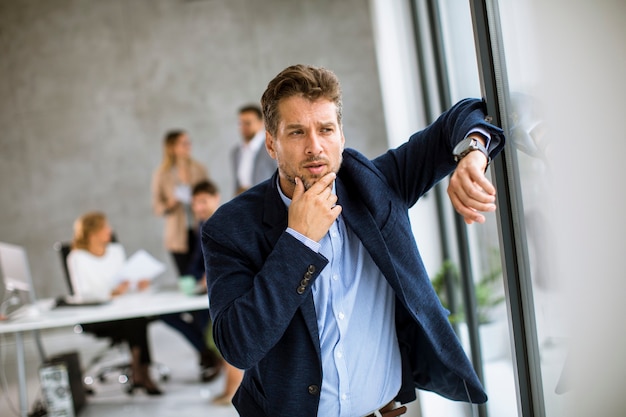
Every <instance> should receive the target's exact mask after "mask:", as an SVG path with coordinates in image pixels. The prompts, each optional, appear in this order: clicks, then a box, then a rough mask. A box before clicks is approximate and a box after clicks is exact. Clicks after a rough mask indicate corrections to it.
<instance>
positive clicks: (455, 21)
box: [423, 0, 518, 417]
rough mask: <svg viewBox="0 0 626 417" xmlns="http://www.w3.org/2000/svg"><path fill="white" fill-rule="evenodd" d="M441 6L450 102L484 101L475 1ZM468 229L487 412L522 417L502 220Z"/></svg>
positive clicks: (461, 326)
mask: <svg viewBox="0 0 626 417" xmlns="http://www.w3.org/2000/svg"><path fill="white" fill-rule="evenodd" d="M438 6H439V12H440V16H441V19H442V22H441V23H442V28H443V34H442V36H443V44H444V47H445V59H446V63H447V69H448V73H447V77H448V80H449V85H450V101H451V102H452V103H455V102H457V101H458V100H460V99H462V98H465V97H481V91H480V83H479V77H478V67H477V59H476V53H475V45H474V31H473V28H472V19H471V12H470V8H469V2H467V1H466V0H439V2H438ZM450 211H452V208H451V207H450ZM461 227H464V226H463V225H461ZM466 230H467V233H468V245H467V248H465V249H469V255H470V260H471V267H472V275H473V277H472V278H473V284H474V286H473V289H474V293H475V296H476V301H477V313H478V318H479V324H478V335H479V339H480V349H481V352H480V357H481V358H482V372H483V379H484V383H485V389H486V390H487V394H488V396H489V401H488V402H487V406H486V412H487V415H489V416H497V417H517V416H518V413H517V407H516V406H515V404H516V401H517V400H516V387H515V373H514V368H513V359H512V355H511V348H510V346H511V342H510V340H511V334H510V330H509V326H508V319H507V309H506V303H505V300H504V282H503V276H502V268H501V261H500V252H499V239H498V229H497V223H496V217H495V215H493V214H490V215H488V216H487V222H486V223H485V224H483V225H477V224H476V225H471V226H469V227H467V229H466ZM459 249H460V250H463V249H464V248H459ZM451 265H452V267H451V269H452V271H453V273H452V275H453V281H454V282H455V283H456V285H455V288H456V289H455V295H454V297H455V299H456V300H457V304H459V305H458V307H459V309H458V312H457V314H455V315H454V316H453V317H452V319H453V321H454V324H455V326H456V327H457V329H458V332H459V335H460V338H461V340H462V342H463V345H464V347H465V348H466V350H467V352H468V355H470V354H471V349H470V343H469V336H468V333H469V332H468V329H467V323H466V320H465V317H464V314H463V308H462V307H463V306H462V304H463V296H462V294H461V280H462V279H464V277H462V276H461V272H460V268H459V260H458V258H457V259H452V260H451ZM443 268H445V266H444V267H443ZM444 297H445V296H444ZM423 403H424V401H423ZM426 405H427V407H423V408H424V416H425V417H431V416H432V417H435V416H439V415H442V414H440V413H441V411H442V410H443V409H434V408H429V407H428V405H430V404H429V403H428V404H426ZM445 411H446V415H448V416H465V415H468V414H467V413H468V411H469V406H467V405H464V406H463V407H458V408H457V409H456V410H454V412H451V411H450V410H449V409H446V410H445ZM475 415H478V414H475Z"/></svg>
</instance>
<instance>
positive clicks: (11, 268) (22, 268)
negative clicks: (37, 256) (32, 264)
mask: <svg viewBox="0 0 626 417" xmlns="http://www.w3.org/2000/svg"><path fill="white" fill-rule="evenodd" d="M0 272H1V273H2V280H3V282H4V287H5V289H6V291H11V290H14V291H15V290H17V291H18V292H20V293H23V294H27V297H28V298H27V299H26V300H24V301H26V302H31V303H34V302H35V292H34V289H33V280H32V278H31V275H30V268H29V266H28V257H27V256H26V251H25V250H24V248H23V247H21V246H17V245H12V244H10V243H4V242H0ZM20 298H22V299H23V297H22V294H20Z"/></svg>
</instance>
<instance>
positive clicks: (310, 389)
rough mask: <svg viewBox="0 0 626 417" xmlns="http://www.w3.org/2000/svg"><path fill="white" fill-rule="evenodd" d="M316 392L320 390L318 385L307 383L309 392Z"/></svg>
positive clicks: (313, 393)
mask: <svg viewBox="0 0 626 417" xmlns="http://www.w3.org/2000/svg"><path fill="white" fill-rule="evenodd" d="M318 392H320V387H318V386H317V385H309V394H311V395H317V393H318Z"/></svg>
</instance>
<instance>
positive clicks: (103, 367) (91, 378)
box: [53, 234, 170, 394]
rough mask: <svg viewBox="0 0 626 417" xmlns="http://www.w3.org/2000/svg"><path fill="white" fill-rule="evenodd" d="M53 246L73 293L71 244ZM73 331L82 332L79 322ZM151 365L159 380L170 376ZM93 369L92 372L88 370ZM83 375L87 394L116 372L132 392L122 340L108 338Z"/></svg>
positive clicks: (72, 293) (92, 392)
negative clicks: (115, 354) (110, 360)
mask: <svg viewBox="0 0 626 417" xmlns="http://www.w3.org/2000/svg"><path fill="white" fill-rule="evenodd" d="M111 242H117V239H116V237H115V234H113V235H112V236H111ZM53 248H54V250H55V251H56V252H58V253H59V256H60V258H61V265H62V267H63V272H64V275H65V282H66V284H67V286H68V289H69V293H70V295H74V294H75V293H74V288H73V286H72V279H71V278H70V271H69V268H68V266H67V257H68V255H69V254H70V251H71V250H72V246H71V244H69V243H67V242H55V243H54V245H53ZM74 332H75V333H83V332H84V331H83V328H82V326H81V325H80V324H77V325H75V326H74ZM112 350H116V351H117V352H118V355H119V356H121V359H118V360H116V361H114V362H113V363H112V364H106V363H105V359H106V358H107V356H110V354H111V351H112ZM153 366H154V367H155V368H156V371H157V373H158V376H159V378H160V379H161V381H167V380H168V379H169V376H170V369H169V368H168V367H167V366H165V365H163V364H160V363H153ZM92 369H93V370H94V371H93V373H91V372H89V371H91V370H92ZM85 371H86V372H85V376H84V377H83V382H84V384H85V386H86V391H87V393H88V394H94V390H93V388H92V387H93V383H94V382H95V381H96V380H97V381H99V382H105V381H106V380H107V378H108V376H109V375H111V374H118V377H117V380H118V382H119V383H120V384H122V385H124V386H125V389H126V391H127V392H128V393H129V394H132V386H131V385H130V384H128V382H129V381H130V377H129V375H130V371H131V366H130V357H129V355H128V351H127V349H125V348H124V347H123V341H122V340H120V339H118V338H110V342H109V344H108V346H107V347H106V348H104V349H102V350H101V351H99V352H98V353H97V354H96V355H95V356H94V357H93V359H92V360H91V361H90V362H89V364H88V365H87V367H86V368H85Z"/></svg>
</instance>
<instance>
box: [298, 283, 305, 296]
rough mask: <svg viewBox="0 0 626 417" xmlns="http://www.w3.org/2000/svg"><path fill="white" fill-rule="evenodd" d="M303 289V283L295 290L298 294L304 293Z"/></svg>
mask: <svg viewBox="0 0 626 417" xmlns="http://www.w3.org/2000/svg"><path fill="white" fill-rule="evenodd" d="M304 290H306V288H305V287H304V286H303V285H300V286H299V287H298V289H297V290H296V291H297V292H298V294H304Z"/></svg>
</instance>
